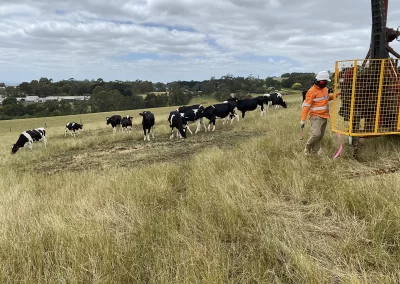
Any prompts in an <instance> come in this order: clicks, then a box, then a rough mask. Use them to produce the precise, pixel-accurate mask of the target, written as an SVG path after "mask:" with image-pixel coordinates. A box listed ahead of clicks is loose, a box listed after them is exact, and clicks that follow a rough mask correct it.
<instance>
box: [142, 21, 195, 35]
mask: <svg viewBox="0 0 400 284" xmlns="http://www.w3.org/2000/svg"><path fill="white" fill-rule="evenodd" d="M141 26H144V27H149V28H164V29H167V30H169V31H173V30H176V31H180V32H191V33H196V32H197V31H196V30H195V29H193V28H191V27H183V26H170V25H162V24H156V23H143V24H141Z"/></svg>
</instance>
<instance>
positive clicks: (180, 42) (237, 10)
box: [0, 0, 400, 83]
mask: <svg viewBox="0 0 400 284" xmlns="http://www.w3.org/2000/svg"><path fill="white" fill-rule="evenodd" d="M398 19H400V1H397V0H396V1H394V0H391V1H389V16H388V26H389V27H391V28H397V26H399V25H400V20H398ZM370 31H371V8H370V1H367V0H335V1H332V0H305V1H298V0H34V1H30V0H1V2H0V66H1V68H0V82H10V83H11V82H13V83H20V82H22V81H31V80H32V79H39V78H40V77H47V78H52V79H53V80H54V81H58V80H62V79H68V78H75V79H80V80H83V79H89V80H91V79H97V78H103V79H104V80H106V81H109V80H123V81H124V80H151V81H153V82H170V81H174V80H207V79H209V78H210V77H212V76H215V77H216V78H220V77H221V76H223V75H226V74H228V73H229V74H232V75H234V76H245V77H247V76H249V75H253V76H256V77H257V76H259V77H260V78H265V77H267V76H280V75H281V74H282V73H285V72H318V71H320V70H324V69H325V70H326V69H328V70H333V69H334V62H335V60H341V59H356V58H364V57H365V55H366V53H367V51H368V47H369V41H370ZM391 46H392V47H393V48H394V49H395V50H397V51H398V52H400V43H398V42H393V43H392V44H391Z"/></svg>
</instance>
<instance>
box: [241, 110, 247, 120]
mask: <svg viewBox="0 0 400 284" xmlns="http://www.w3.org/2000/svg"><path fill="white" fill-rule="evenodd" d="M245 114H246V111H245V110H242V118H244V115H245Z"/></svg>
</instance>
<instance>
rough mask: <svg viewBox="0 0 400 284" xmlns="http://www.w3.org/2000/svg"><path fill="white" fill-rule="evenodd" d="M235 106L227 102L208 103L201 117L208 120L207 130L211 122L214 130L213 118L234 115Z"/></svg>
mask: <svg viewBox="0 0 400 284" xmlns="http://www.w3.org/2000/svg"><path fill="white" fill-rule="evenodd" d="M235 115H236V114H235V107H234V106H233V105H232V104H229V103H221V104H215V105H210V106H208V107H206V108H205V109H204V112H203V117H205V118H207V119H208V120H209V123H208V130H209V131H210V127H211V123H212V124H213V130H212V131H214V130H215V120H216V119H217V118H222V119H224V118H226V117H227V116H235Z"/></svg>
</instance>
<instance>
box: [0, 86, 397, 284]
mask: <svg viewBox="0 0 400 284" xmlns="http://www.w3.org/2000/svg"><path fill="white" fill-rule="evenodd" d="M300 97H301V96H300V94H299V93H298V94H296V95H290V96H285V100H286V101H287V102H288V108H287V109H278V110H275V109H269V110H268V111H267V115H266V116H265V117H260V114H259V112H258V111H255V112H249V113H246V118H245V119H240V121H239V122H237V121H236V120H235V121H234V122H233V123H232V125H222V122H221V121H218V122H217V126H216V130H215V132H211V133H210V132H207V133H205V132H204V130H203V129H202V131H201V132H200V133H198V134H196V135H193V136H191V135H190V134H189V136H188V138H187V139H186V140H183V139H182V140H176V139H174V140H170V139H169V134H170V130H169V126H168V122H167V117H168V113H169V112H170V111H171V110H172V109H174V108H173V107H168V108H159V109H152V111H153V112H154V113H155V116H156V128H155V132H156V139H155V140H154V141H151V142H145V141H143V134H142V130H141V126H140V116H139V115H138V113H139V112H140V111H139V110H133V111H124V112H118V113H120V114H121V115H126V114H129V115H131V116H133V117H134V127H133V132H132V133H131V134H122V133H117V134H112V130H111V127H110V126H107V125H106V124H105V117H106V116H108V115H111V114H114V113H117V112H113V113H94V114H86V115H79V116H68V117H49V118H38V119H23V120H13V121H1V122H0V129H1V130H2V135H1V138H0V142H1V143H0V158H1V160H0V163H1V168H0V174H1V179H0V210H1V214H0V224H1V227H0V243H1V244H2V249H1V250H0V264H1V273H0V282H1V283H7V282H11V283H15V282H19V283H55V282H61V283H66V282H71V283H397V282H398V280H399V271H400V209H399V205H398V204H400V202H399V201H400V187H399V186H398V184H399V183H400V176H399V173H398V171H397V170H398V169H399V167H400V162H399V155H400V150H399V143H400V141H399V139H398V138H397V137H381V138H375V139H369V140H365V141H363V142H362V148H361V161H358V162H357V161H354V160H352V153H351V149H350V148H349V146H345V149H344V151H343V154H342V156H341V157H340V158H338V159H336V160H333V159H332V156H333V154H334V153H335V152H336V150H337V149H338V147H339V145H338V142H337V139H336V136H335V135H334V134H333V133H331V131H330V130H328V131H327V135H326V137H325V138H324V141H323V147H324V149H323V154H322V155H321V156H316V157H304V156H303V152H302V150H303V148H304V144H305V140H303V141H301V140H300V139H299V138H300V128H299V113H300V110H301V98H300ZM195 102H197V103H201V102H199V101H195ZM207 103H213V101H211V100H210V101H207ZM80 119H81V120H82V122H83V124H84V131H83V132H82V133H81V134H80V135H78V136H77V137H76V138H73V137H71V136H69V134H68V135H67V137H64V127H65V124H66V123H67V122H69V121H76V122H79V120H80ZM44 124H46V125H47V130H48V140H49V143H48V147H47V149H44V148H43V146H42V145H41V144H34V145H33V150H32V151H30V150H29V149H22V150H20V151H19V152H17V154H15V155H10V148H11V144H12V143H14V142H15V141H16V139H17V137H18V135H19V134H20V133H21V131H23V130H26V129H30V128H34V127H41V126H44ZM10 128H11V132H10ZM191 128H192V130H193V129H194V128H195V127H194V126H191ZM305 132H306V136H307V135H308V134H309V133H308V132H309V127H308V124H307V125H306V130H305Z"/></svg>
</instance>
